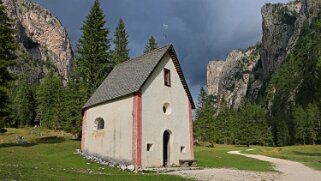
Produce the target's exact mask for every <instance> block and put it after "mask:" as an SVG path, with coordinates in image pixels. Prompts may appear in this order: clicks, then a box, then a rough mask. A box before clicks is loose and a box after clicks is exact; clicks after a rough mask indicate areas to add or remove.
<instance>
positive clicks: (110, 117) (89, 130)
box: [84, 96, 133, 163]
mask: <svg viewBox="0 0 321 181" xmlns="http://www.w3.org/2000/svg"><path fill="white" fill-rule="evenodd" d="M132 110H133V96H128V97H124V98H121V99H117V100H116V101H113V102H109V103H107V104H102V105H99V106H96V107H93V108H90V109H88V110H87V112H86V128H85V143H84V151H85V152H86V153H87V154H91V155H96V156H99V157H102V158H105V159H108V160H110V159H112V160H115V161H119V162H126V163H131V162H132V120H133V118H132ZM99 117H101V118H103V119H104V120H105V128H104V129H103V130H95V129H94V121H95V120H96V119H97V118H99Z"/></svg>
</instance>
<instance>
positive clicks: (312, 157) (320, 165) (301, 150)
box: [244, 145, 321, 170]
mask: <svg viewBox="0 0 321 181" xmlns="http://www.w3.org/2000/svg"><path fill="white" fill-rule="evenodd" d="M244 153H251V154H261V155H266V156H270V157H276V158H283V159H287V160H293V161H298V162H302V163H303V164H305V165H307V166H309V167H312V168H314V169H317V170H321V145H315V146H312V145H309V146H286V147H256V148H255V149H254V150H252V151H249V152H244Z"/></svg>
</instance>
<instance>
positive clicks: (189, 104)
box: [188, 101, 194, 159]
mask: <svg viewBox="0 0 321 181" xmlns="http://www.w3.org/2000/svg"><path fill="white" fill-rule="evenodd" d="M188 113H189V135H190V150H191V157H192V159H194V138H193V115H192V105H191V102H190V101H188Z"/></svg>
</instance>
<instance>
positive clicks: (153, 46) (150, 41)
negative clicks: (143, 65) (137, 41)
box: [144, 36, 158, 53]
mask: <svg viewBox="0 0 321 181" xmlns="http://www.w3.org/2000/svg"><path fill="white" fill-rule="evenodd" d="M156 48H158V45H157V42H156V39H155V38H154V37H153V36H151V37H150V38H149V39H148V43H147V44H146V45H145V50H144V53H148V52H150V51H152V50H155V49H156Z"/></svg>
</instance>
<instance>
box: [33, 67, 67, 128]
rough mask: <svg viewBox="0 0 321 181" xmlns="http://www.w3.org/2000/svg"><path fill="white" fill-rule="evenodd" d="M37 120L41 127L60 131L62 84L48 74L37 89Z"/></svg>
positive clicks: (59, 80)
mask: <svg viewBox="0 0 321 181" xmlns="http://www.w3.org/2000/svg"><path fill="white" fill-rule="evenodd" d="M37 102H38V108H37V118H38V120H39V121H40V125H41V126H45V127H47V128H53V129H56V130H57V129H61V128H62V125H63V117H62V108H63V107H62V103H63V84H62V80H61V78H59V77H58V76H56V75H55V74H54V73H53V72H49V73H48V74H47V75H46V77H45V78H44V79H43V80H42V81H41V83H40V85H39V87H38V89H37Z"/></svg>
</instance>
